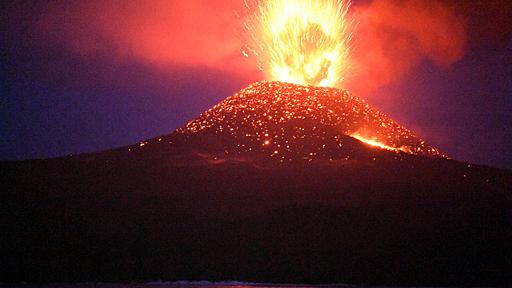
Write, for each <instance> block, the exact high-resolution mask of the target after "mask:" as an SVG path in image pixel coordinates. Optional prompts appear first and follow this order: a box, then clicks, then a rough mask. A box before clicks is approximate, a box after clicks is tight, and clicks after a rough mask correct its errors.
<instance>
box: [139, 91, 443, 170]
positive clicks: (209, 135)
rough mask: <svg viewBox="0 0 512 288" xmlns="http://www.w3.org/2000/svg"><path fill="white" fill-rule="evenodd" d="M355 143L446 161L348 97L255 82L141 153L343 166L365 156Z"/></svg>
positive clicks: (342, 93) (146, 145)
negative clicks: (184, 152)
mask: <svg viewBox="0 0 512 288" xmlns="http://www.w3.org/2000/svg"><path fill="white" fill-rule="evenodd" d="M350 136H352V137H350ZM353 137H355V138H357V139H359V140H363V141H365V139H367V140H371V141H373V142H378V143H379V144H380V145H381V146H382V147H384V149H387V150H391V151H394V152H397V153H398V152H400V153H407V154H415V155H425V156H435V157H446V155H444V154H443V153H441V152H439V151H438V150H437V149H436V148H434V147H432V146H430V145H428V144H426V143H425V141H423V140H422V139H420V138H418V137H417V136H415V135H414V134H413V133H412V132H411V131H409V130H407V129H406V128H404V127H402V126H400V125H398V124H397V123H396V122H394V121H393V120H392V119H391V118H389V117H388V116H386V115H384V114H382V113H380V112H378V111H377V110H376V109H374V108H372V107H370V106H369V105H368V104H367V103H366V102H364V101H363V100H361V99H358V98H357V97H355V96H353V95H351V94H349V93H348V92H347V91H344V90H339V89H334V88H319V87H310V86H301V85H296V84H289V83H282V82H259V83H254V84H252V85H250V86H248V87H247V88H245V89H242V90H241V91H240V92H238V93H236V94H235V95H233V96H230V97H228V98H226V99H225V100H224V101H222V102H220V103H219V104H217V105H215V106H214V107H213V108H211V109H210V110H208V111H206V112H205V113H203V114H202V115H200V116H199V117H198V118H197V119H195V120H192V121H190V122H189V123H188V124H187V125H186V126H185V127H183V128H180V129H178V130H177V131H176V133H174V134H173V135H172V137H170V138H169V137H163V138H158V139H153V140H150V141H145V142H143V143H141V144H140V145H139V148H143V150H145V151H147V150H153V151H157V152H158V151H159V152H162V151H167V150H169V149H172V148H174V149H176V147H178V146H183V145H184V146H186V147H189V148H192V149H195V150H196V151H197V152H199V151H201V152H211V153H215V152H221V153H220V154H221V155H218V156H221V157H223V158H226V157H227V158H231V159H233V158H237V157H238V158H240V157H242V158H247V157H249V158H255V157H259V158H261V157H263V158H271V159H273V160H277V161H280V162H288V161H295V160H307V161H312V160H339V159H346V158H350V157H354V156H356V155H353V153H356V154H357V153H358V151H357V150H360V146H361V145H360V144H361V143H359V141H355V139H354V138H353ZM184 143H187V144H184ZM132 148H134V147H132ZM135 150H137V149H136V148H135ZM138 150H140V149H138ZM265 161H268V159H267V160H265Z"/></svg>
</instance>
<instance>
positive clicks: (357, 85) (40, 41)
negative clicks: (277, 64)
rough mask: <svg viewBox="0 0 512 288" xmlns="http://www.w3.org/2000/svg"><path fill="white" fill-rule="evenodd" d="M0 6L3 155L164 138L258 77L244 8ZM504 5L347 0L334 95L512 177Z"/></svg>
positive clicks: (509, 34) (511, 60)
mask: <svg viewBox="0 0 512 288" xmlns="http://www.w3.org/2000/svg"><path fill="white" fill-rule="evenodd" d="M6 2H8V1H2V3H1V4H0V8H1V12H0V13H1V14H0V17H1V18H0V52H1V54H0V95H1V97H0V99H1V100H0V117H1V118H0V119H1V121H0V135H1V139H2V141H1V142H0V159H1V160H21V159H33V158H48V157H55V156H63V155H68V154H77V153H82V152H93V151H100V150H104V149H109V148H115V147H120V146H124V145H129V144H134V143H136V142H138V141H141V140H145V139H148V138H152V137H155V136H159V135H163V134H168V133H170V132H172V131H173V130H174V129H176V128H177V127H179V126H181V125H183V124H184V123H186V122H187V121H188V120H191V119H193V118H194V117H196V116H198V115H199V113H201V112H203V111H205V110H207V109H209V108H210V107H211V106H213V105H215V104H216V103H218V102H219V101H221V100H222V99H224V98H225V97H227V96H230V95H231V94H233V93H235V92H237V91H238V90H239V89H241V88H243V87H245V86H247V85H248V84H250V83H252V82H254V81H259V80H263V79H264V76H263V75H262V73H260V72H259V71H258V70H257V69H256V65H255V63H254V60H253V59H247V58H244V57H243V55H242V53H241V49H242V46H243V43H244V37H246V35H244V33H243V31H242V29H241V26H242V20H241V18H240V17H243V14H244V12H243V10H244V8H243V7H244V6H243V1H235V0H232V1H223V0H212V1H206V0H194V1H181V0H176V1H164V0H155V1H136V0H134V1H115V0H107V1H99V0H89V1H82V2H80V1H58V0H55V1H11V2H9V3H6ZM459 2H463V3H462V4H461V3H459ZM411 3H413V4H411ZM511 3H512V2H510V1H507V0H503V1H496V0H494V1H493V0H491V1H471V0H470V1H427V0H424V1H385V0H380V1H379V0H376V1H354V6H353V10H354V17H356V19H357V20H358V21H359V22H360V25H359V28H358V31H357V33H356V42H355V44H354V46H355V52H354V60H353V62H354V69H353V71H354V72H353V74H351V75H347V81H346V82H345V83H344V84H343V87H344V88H348V89H349V90H351V91H352V92H354V93H355V94H356V95H358V96H359V97H361V98H364V99H366V100H368V102H370V104H372V105H373V106H375V107H376V108H378V109H379V110H380V111H382V112H384V113H386V114H388V115H390V116H391V117H393V118H394V119H395V120H397V121H398V122H399V123H401V124H403V125H404V126H406V127H407V128H409V129H411V130H413V131H414V132H415V133H416V134H418V135H420V136H421V137H422V138H424V139H425V140H426V141H427V142H428V143H430V144H432V145H434V146H436V147H438V148H439V149H441V150H442V151H444V152H446V153H447V154H449V155H450V156H452V157H453V158H455V159H457V160H461V161H468V162H472V163H479V164H485V165H491V166H496V167H504V168H509V169H511V168H512V152H511V151H512V141H511V140H510V139H512V128H511V126H512V121H511V116H510V115H512V99H511V97H512V4H511ZM234 11H236V12H237V13H235V12H234ZM237 15H239V16H237Z"/></svg>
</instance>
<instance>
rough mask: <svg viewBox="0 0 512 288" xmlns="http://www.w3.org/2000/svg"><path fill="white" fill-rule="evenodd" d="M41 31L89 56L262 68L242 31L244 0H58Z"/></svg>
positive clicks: (49, 9) (43, 20)
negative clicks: (245, 51)
mask: <svg viewBox="0 0 512 288" xmlns="http://www.w3.org/2000/svg"><path fill="white" fill-rule="evenodd" d="M51 3H52V4H51V5H50V6H49V7H47V10H46V11H45V12H44V13H43V16H42V17H41V19H40V21H39V23H38V30H39V31H38V32H39V33H42V34H43V35H45V37H46V38H47V39H48V38H49V39H50V41H48V42H50V43H56V44H57V45H63V46H64V47H66V48H67V49H70V50H71V51H73V52H75V53H78V54H80V55H84V56H91V55H94V54H98V53H101V54H109V55H111V56H112V57H115V58H123V57H130V58H135V59H136V60H142V61H146V62H148V63H150V64H155V65H167V64H178V65H199V66H208V67H210V68H218V69H221V70H224V71H229V72H236V73H248V72H250V71H251V70H255V69H256V68H252V67H254V65H252V63H248V62H249V61H248V60H247V59H246V58H244V57H242V54H241V49H242V47H243V43H242V40H241V37H239V36H238V35H237V33H238V31H237V29H238V30H239V27H240V25H241V24H240V19H237V17H236V13H235V11H236V10H241V9H242V6H243V1H226V0H187V1H169V0H152V1H145V0H132V1H120V0H102V1H99V0H93V1H56V2H51Z"/></svg>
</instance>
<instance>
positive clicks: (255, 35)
mask: <svg viewBox="0 0 512 288" xmlns="http://www.w3.org/2000/svg"><path fill="white" fill-rule="evenodd" d="M246 4H247V2H246ZM350 5H351V2H350V0H268V1H264V2H260V3H258V5H257V8H256V9H253V10H256V11H255V15H254V17H253V18H252V19H251V20H249V21H248V22H247V23H246V27H247V29H248V30H249V32H250V34H251V35H252V40H251V42H253V43H251V44H249V45H248V47H247V48H248V51H249V53H250V52H252V54H254V55H256V56H257V57H258V61H259V65H260V68H261V69H262V70H263V71H265V73H267V74H268V75H267V78H269V79H271V80H276V81H282V82H289V83H296V84H303V85H311V86H324V87H335V86H337V84H339V82H340V81H342V80H343V78H344V73H345V72H346V70H347V68H348V67H349V63H348V55H349V52H350V42H351V38H352V28H353V23H352V20H351V19H350V17H349V16H348V10H349V8H350ZM247 7H248V8H249V9H252V8H251V7H250V5H249V4H247ZM249 53H248V52H245V55H246V56H247V55H249Z"/></svg>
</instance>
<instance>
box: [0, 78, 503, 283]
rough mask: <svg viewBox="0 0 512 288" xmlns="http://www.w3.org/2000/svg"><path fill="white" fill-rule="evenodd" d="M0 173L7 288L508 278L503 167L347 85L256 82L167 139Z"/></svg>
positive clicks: (12, 165)
mask: <svg viewBox="0 0 512 288" xmlns="http://www.w3.org/2000/svg"><path fill="white" fill-rule="evenodd" d="M0 171H1V174H2V176H3V179H4V180H3V181H2V182H1V183H0V188H1V192H0V193H1V195H2V199H3V200H2V202H1V204H0V208H1V211H3V212H2V214H1V222H0V224H1V227H2V231H3V232H4V233H3V234H4V235H3V236H2V237H1V239H0V250H1V255H2V266H3V268H2V276H1V277H2V278H1V281H4V282H10V281H29V282H55V281H58V282H76V281H147V280H156V279H162V280H170V281H172V280H184V279H186V280H220V281H222V280H233V279H236V280H241V281H251V282H274V283H353V284H387V285H507V284H510V283H511V282H512V278H511V275H510V273H509V268H510V267H512V262H511V261H512V260H511V259H512V250H511V249H510V243H511V242H512V215H511V214H510V211H512V194H511V189H510V188H511V184H512V172H511V171H508V170H500V169H495V168H491V167H485V166H479V165H472V164H468V163H461V162H458V161H455V160H451V159H449V158H448V156H447V155H446V154H445V153H443V152H441V151H439V150H438V149H436V148H435V147H433V146H431V145H429V144H427V143H426V142H425V141H424V140H422V139H420V138H419V137H417V136H416V135H414V134H413V133H412V132H411V131H409V130H408V129H406V128H405V127H403V126H401V125H399V124H397V123H396V122H395V121H393V120H392V119H391V118H390V117H388V116H386V115H384V114H382V113H380V112H379V111H377V110H376V109H374V108H372V107H370V106H369V105H368V104H367V103H366V102H365V101H363V100H361V99H358V98H357V97H355V96H353V95H351V94H350V93H349V92H347V91H344V90H339V89H334V88H319V87H309V86H301V85H295V84H288V83H281V82H259V83H255V84H252V85H250V86H248V87H247V88H245V89H242V90H241V91H240V92H238V93H236V94H235V95H233V96H230V97H228V98H226V99H225V100H224V101H222V102H220V103H219V104H217V105H216V106H214V107H212V108H211V109H210V110H208V111H206V112H205V113H203V114H201V115H200V116H199V117H198V118H196V119H193V120H192V121H190V122H188V123H187V124H186V125H184V126H183V127H181V128H179V129H177V130H176V131H174V132H173V133H171V134H169V135H165V136H160V137H156V138H153V139H150V140H146V141H143V142H140V143H138V144H136V145H131V146H128V147H122V148H118V149H114V150H110V151H103V152H98V153H89V154H82V155H76V156H68V157H62V158H56V159H46V160H31V161H20V162H3V163H0Z"/></svg>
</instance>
